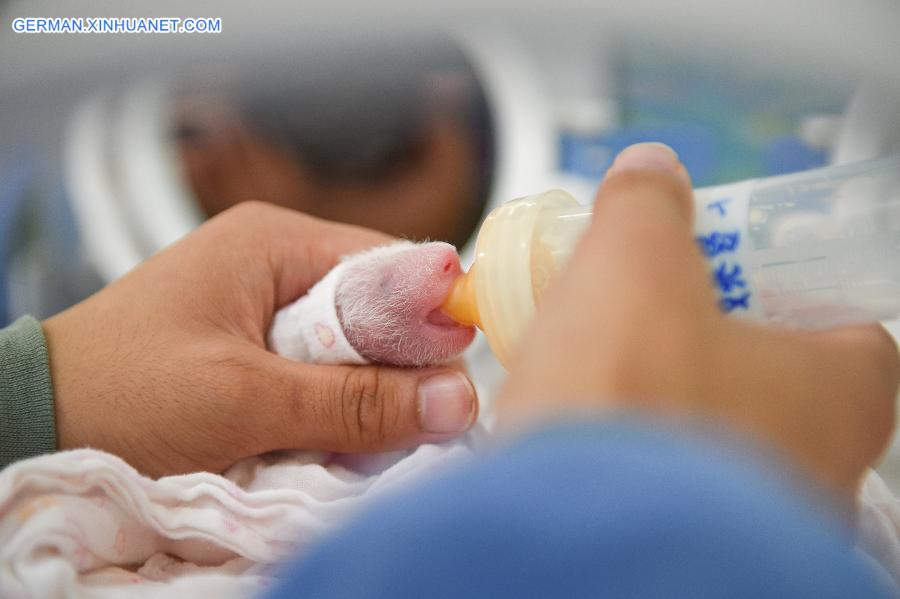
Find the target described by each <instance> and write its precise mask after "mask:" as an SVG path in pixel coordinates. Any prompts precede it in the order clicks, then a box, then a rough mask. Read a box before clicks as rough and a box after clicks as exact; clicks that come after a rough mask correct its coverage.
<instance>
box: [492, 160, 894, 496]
mask: <svg viewBox="0 0 900 599" xmlns="http://www.w3.org/2000/svg"><path fill="white" fill-rule="evenodd" d="M693 210H694V208H693V199H692V194H691V186H690V179H689V177H688V175H687V173H686V171H685V169H684V167H683V166H682V165H681V164H680V162H679V161H678V159H677V156H676V155H675V153H674V152H672V151H671V150H670V149H668V148H666V147H664V146H660V145H659V144H640V145H638V146H633V147H631V148H628V149H626V150H625V151H624V152H623V153H622V154H620V156H619V157H618V158H617V160H616V162H615V164H614V165H613V167H612V168H611V169H610V172H609V173H608V174H607V176H606V178H605V180H604V181H603V183H602V185H601V187H600V190H599V191H598V195H597V202H596V206H595V210H594V218H593V221H592V223H591V225H590V227H589V229H588V231H587V232H586V233H585V235H584V236H583V237H582V238H581V240H580V241H579V243H578V246H577V247H576V249H575V252H574V254H573V255H572V257H571V260H570V261H569V263H568V265H567V266H566V267H565V268H564V270H563V271H562V272H561V273H560V276H559V277H558V279H557V280H555V281H554V282H553V284H551V286H550V287H549V288H548V289H547V291H546V293H545V294H544V296H543V299H542V302H541V305H540V307H539V308H538V312H537V318H536V320H535V322H534V323H533V325H532V327H531V328H530V329H529V331H528V332H527V333H526V334H525V339H527V342H525V343H522V344H521V345H520V346H519V348H518V351H517V352H516V353H515V354H514V355H513V357H512V360H511V362H510V378H509V380H508V383H507V385H506V387H505V388H504V390H503V392H502V393H501V397H500V399H499V407H500V421H501V423H502V424H504V425H505V426H507V427H508V428H517V427H522V426H526V425H527V423H529V422H531V421H534V420H539V419H541V420H542V419H547V418H552V417H556V416H565V415H567V414H573V413H580V412H583V411H598V410H599V411H604V410H609V411H611V410H621V409H642V410H648V411H650V412H653V413H656V414H660V415H663V416H664V417H666V418H669V419H672V420H673V421H680V420H683V419H697V418H699V419H704V420H709V421H712V422H713V423H716V424H723V425H725V426H726V427H730V429H731V430H733V431H735V432H736V433H737V434H738V435H749V436H750V437H752V438H755V439H756V440H758V441H760V442H761V443H763V444H764V445H767V446H768V447H770V448H773V449H774V450H776V451H778V452H780V453H781V454H782V455H784V456H785V457H786V458H787V459H788V461H789V462H790V463H793V464H794V465H796V466H799V467H800V468H802V469H804V470H805V471H806V472H807V473H809V474H810V475H811V476H812V477H814V478H815V479H818V480H819V481H820V482H822V483H824V484H825V485H826V486H828V487H830V488H832V489H834V490H836V491H838V492H840V493H842V494H844V495H848V494H852V493H853V492H854V491H855V488H856V485H857V483H858V481H859V479H860V477H861V476H862V474H863V473H864V471H865V469H866V468H867V467H868V466H870V465H872V464H873V463H874V461H875V460H876V459H877V458H878V456H879V455H880V454H881V453H882V452H883V451H884V449H885V448H886V446H887V443H888V440H889V437H890V435H891V432H892V430H893V427H894V413H895V396H896V392H897V385H898V378H900V360H898V355H897V347H896V345H895V343H894V342H893V340H892V339H891V338H890V336H889V335H888V334H887V332H886V331H885V330H884V329H883V328H881V327H880V326H874V325H869V326H862V327H853V328H845V329H839V330H834V331H829V332H801V331H791V330H786V329H781V328H774V327H767V326H762V325H757V324H753V323H748V322H746V321H742V320H739V319H734V318H729V317H727V316H726V315H724V314H723V313H722V312H720V310H719V309H718V308H717V306H716V301H715V296H714V291H713V288H712V286H711V285H710V282H709V274H708V270H707V265H706V263H705V262H704V260H703V258H702V256H701V252H700V250H699V248H698V246H697V244H696V241H695V237H694V231H693V226H692V225H693V222H694V215H693Z"/></svg>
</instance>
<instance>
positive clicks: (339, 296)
mask: <svg viewBox="0 0 900 599" xmlns="http://www.w3.org/2000/svg"><path fill="white" fill-rule="evenodd" d="M459 274H460V265H459V256H458V255H457V254H456V250H455V249H454V248H453V246H452V245H450V244H447V243H438V242H432V243H412V242H409V241H398V242H395V243H391V244H388V245H384V246H379V247H375V248H372V249H370V250H367V251H364V252H361V253H359V254H353V255H351V256H347V257H345V258H344V259H343V260H342V261H341V262H340V263H339V264H338V265H337V266H335V267H334V268H333V269H332V270H331V271H330V272H329V273H328V274H327V275H326V276H325V278H323V279H322V280H321V281H319V283H317V284H316V285H315V286H314V287H313V288H312V289H310V290H309V292H308V293H307V294H306V295H305V296H303V297H301V298H300V299H298V300H297V301H296V302H294V303H293V304H291V305H289V306H287V307H285V308H283V309H281V310H279V311H278V313H277V314H276V315H275V319H274V320H273V323H272V328H271V330H270V333H269V348H270V349H271V350H272V351H274V352H275V353H277V354H280V355H282V356H285V357H287V358H291V359H294V360H299V361H302V362H314V363H319V364H365V363H369V362H377V363H382V364H394V365H397V366H424V365H427V364H436V363H440V362H443V361H446V360H448V359H449V358H452V357H454V356H456V355H457V354H459V353H460V352H462V350H464V349H465V348H466V347H467V346H468V345H469V343H471V341H472V339H473V338H474V336H475V329H474V328H472V327H466V326H462V325H459V324H457V323H456V322H454V321H453V320H451V319H450V318H449V317H448V316H447V315H445V314H444V313H443V312H442V311H441V310H440V305H441V304H442V303H443V302H444V299H445V298H446V297H447V294H448V293H449V291H450V287H451V285H452V284H453V281H454V280H455V279H456V277H457V276H458V275H459Z"/></svg>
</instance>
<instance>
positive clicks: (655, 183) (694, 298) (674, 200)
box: [573, 143, 715, 314]
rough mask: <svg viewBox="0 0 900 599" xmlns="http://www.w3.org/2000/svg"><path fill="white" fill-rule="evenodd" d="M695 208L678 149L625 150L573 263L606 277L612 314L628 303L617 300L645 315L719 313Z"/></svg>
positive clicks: (640, 146) (603, 189)
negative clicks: (700, 248)
mask: <svg viewBox="0 0 900 599" xmlns="http://www.w3.org/2000/svg"><path fill="white" fill-rule="evenodd" d="M693 205H694V201H693V193H692V191H691V180H690V177H689V175H688V173H687V171H686V170H685V168H684V166H683V165H682V164H681V162H680V161H679V159H678V155H677V154H676V153H675V152H674V151H673V150H672V149H671V148H669V147H668V146H666V145H663V144H660V143H642V144H636V145H633V146H630V147H628V148H626V149H625V150H623V151H622V152H621V153H620V154H619V155H618V157H617V158H616V160H615V162H614V163H613V165H612V167H611V168H610V169H609V171H608V172H607V175H606V177H605V178H604V180H603V183H602V184H601V185H600V188H599V190H598V192H597V198H596V202H595V205H594V217H593V222H592V224H591V227H590V229H589V231H588V232H587V233H586V235H585V237H584V239H583V242H582V244H581V247H580V248H579V250H580V251H579V252H576V255H575V256H574V257H573V258H574V259H573V268H574V269H579V266H581V267H584V268H583V269H581V270H583V272H590V273H592V274H593V276H594V277H595V278H597V277H599V280H602V281H603V285H604V290H603V295H604V297H605V298H606V299H607V302H606V303H605V305H607V306H608V307H609V308H610V310H613V311H616V310H618V309H619V308H620V307H623V306H619V305H616V304H615V303H610V302H609V301H608V300H609V299H610V297H618V298H621V299H622V301H623V303H625V304H627V305H631V306H632V307H633V309H635V310H641V311H645V312H644V313H645V314H648V313H653V314H668V313H671V312H681V311H682V309H683V308H685V307H686V306H685V304H689V305H692V306H693V307H695V308H698V309H702V310H710V311H713V310H714V306H715V300H714V297H713V291H712V287H711V285H710V283H709V275H708V273H707V269H706V266H705V264H704V263H703V260H702V257H701V255H700V252H699V251H698V249H697V246H696V243H695V241H694V233H693V221H694V207H693ZM598 260H599V261H600V263H598ZM576 261H578V262H580V263H581V264H580V265H579V264H578V263H577V262H576ZM598 267H599V269H598ZM629 312H630V311H629ZM627 313H628V312H624V313H623V314H627Z"/></svg>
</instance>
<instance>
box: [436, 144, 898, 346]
mask: <svg viewBox="0 0 900 599" xmlns="http://www.w3.org/2000/svg"><path fill="white" fill-rule="evenodd" d="M694 199H695V206H696V215H695V223H694V231H695V235H696V242H697V246H698V248H699V250H700V251H701V253H702V254H703V255H704V256H705V258H706V260H707V262H708V264H709V273H710V281H711V284H712V285H713V286H714V287H715V290H716V297H717V301H718V305H719V308H720V309H721V310H722V311H723V312H726V313H730V314H734V315H737V316H741V317H745V318H750V319H754V320H758V321H768V322H774V323H780V324H783V325H788V326H795V327H799V328H806V329H825V328H830V327H836V326H840V325H849V324H856V323H862V322H874V321H878V320H885V319H889V318H892V317H895V316H898V315H900V156H897V157H892V158H887V159H882V160H876V161H870V162H861V163H857V164H850V165H845V166H835V167H827V168H821V169H816V170H811V171H806V172H802V173H796V174H791V175H783V176H778V177H770V178H765V179H751V180H748V181H742V182H739V183H733V184H729V185H721V186H717V187H708V188H703V189H697V190H695V191H694ZM590 219H591V207H589V206H582V205H580V204H579V203H578V202H577V201H576V200H575V198H573V197H572V196H571V195H569V194H568V193H566V192H565V191H562V190H551V191H547V192H544V193H540V194H537V195H533V196H528V197H525V198H520V199H517V200H513V201H511V202H509V203H507V204H504V205H502V206H500V207H498V208H496V209H495V210H494V211H493V212H491V213H490V214H489V215H488V217H487V219H486V220H485V222H484V224H483V225H482V227H481V230H480V231H479V233H478V240H477V242H476V250H475V262H474V264H473V265H472V268H471V269H470V270H469V272H468V273H466V274H463V275H461V276H460V278H459V279H458V280H457V281H456V283H455V285H454V287H453V289H452V291H451V293H450V295H449V296H448V298H447V300H446V302H445V303H444V305H443V309H444V311H445V312H446V313H447V314H448V315H449V316H450V317H451V318H453V319H454V320H456V321H458V322H460V323H463V324H470V325H476V326H478V327H479V328H480V329H481V330H482V331H484V333H485V335H486V337H487V339H488V342H489V343H490V346H491V349H492V350H493V352H494V354H495V355H496V356H497V358H498V359H499V360H500V362H501V363H504V364H506V363H507V361H508V359H509V357H510V355H511V352H512V351H513V349H514V348H515V346H516V343H517V342H518V340H519V337H520V335H521V334H522V331H523V330H524V329H525V327H526V326H527V325H528V323H529V322H530V320H531V318H532V317H533V315H534V312H535V307H536V306H537V305H538V304H539V303H540V300H541V295H542V293H543V291H544V289H545V288H546V287H547V285H548V283H549V282H550V280H551V279H552V278H553V276H554V274H555V273H556V272H557V271H558V270H559V269H560V268H561V267H562V265H563V264H565V262H566V260H567V259H568V258H569V256H570V255H571V253H572V251H573V249H574V248H575V244H576V242H577V241H578V238H579V237H580V236H581V234H582V233H583V232H584V230H585V229H586V228H587V227H588V224H589V222H590Z"/></svg>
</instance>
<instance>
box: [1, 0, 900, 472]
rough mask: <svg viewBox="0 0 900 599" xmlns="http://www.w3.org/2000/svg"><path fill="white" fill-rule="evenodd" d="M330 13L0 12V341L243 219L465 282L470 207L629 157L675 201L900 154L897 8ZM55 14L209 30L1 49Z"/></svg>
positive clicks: (268, 6)
mask: <svg viewBox="0 0 900 599" xmlns="http://www.w3.org/2000/svg"><path fill="white" fill-rule="evenodd" d="M335 4H336V3H333V2H332V3H326V2H290V3H289V2H267V3H256V4H251V3H248V2H242V3H236V2H235V3H227V2H165V1H164V2H154V3H146V2H137V1H134V0H132V1H121V2H117V3H114V4H110V3H100V2H77V1H76V2H65V3H62V2H47V1H43V0H31V1H28V2H24V1H22V2H2V1H0V23H2V27H0V57H2V60H0V326H4V325H5V324H7V323H8V322H10V321H11V320H13V319H15V318H16V317H18V316H20V315H22V314H25V313H31V314H34V315H35V316H37V317H39V318H40V317H46V316H49V315H51V314H53V313H55V312H57V311H59V310H61V309H63V308H65V307H66V306H68V305H71V304H72V303H75V302H77V301H79V300H80V299H82V298H84V297H86V296H87V295H89V294H90V293H92V292H94V291H96V290H97V289H99V288H100V287H102V286H103V285H104V284H106V283H108V282H109V281H111V280H113V279H115V278H117V277H119V276H121V275H122V274H124V273H125V272H127V271H128V270H129V269H131V268H132V267H133V266H135V265H136V264H137V263H139V262H140V261H141V260H142V259H144V258H146V257H147V256H149V255H151V254H152V253H154V252H156V251H158V250H159V249H161V248H163V247H165V246H166V245H168V244H169V243H171V242H172V241H174V240H176V239H178V238H179V237H181V236H183V235H184V234H186V233H187V232H188V231H190V230H191V229H192V228H194V227H196V226H197V225H198V224H200V223H201V222H202V221H203V220H204V219H206V218H209V217H210V216H214V215H215V214H217V213H218V212H221V211H222V210H224V209H226V208H227V207H229V206H231V205H234V204H236V203H238V202H242V201H246V200H262V201H266V202H272V203H275V204H279V205H283V206H288V207H291V208H293V209H296V210H300V211H303V212H307V213H310V214H314V215H317V216H321V217H324V218H328V219H332V220H340V221H345V222H351V223H356V224H360V225H365V226H369V227H373V228H377V229H381V230H384V231H387V232H389V233H392V234H394V235H399V236H404V237H408V238H412V239H426V238H428V239H443V240H447V241H450V242H451V243H454V244H456V245H457V246H458V247H460V248H461V250H462V252H463V259H464V262H465V261H467V260H468V259H470V257H471V243H469V242H470V240H471V238H472V237H473V233H474V232H476V231H477V227H478V224H479V221H480V219H481V217H482V216H483V215H484V214H485V213H486V211H487V210H488V209H489V208H490V207H492V206H494V205H496V204H497V203H499V202H502V201H506V200H509V199H512V198H514V197H518V196H522V195H527V194H532V193H536V192H539V191H542V190H544V189H547V188H550V187H563V188H565V189H568V190H569V191H570V192H572V193H573V194H574V195H576V197H578V198H579V199H580V200H582V201H583V202H589V201H590V200H591V195H592V191H593V188H594V187H595V186H596V184H597V182H598V181H599V180H600V178H601V177H602V176H603V173H604V172H605V170H606V168H607V167H608V166H609V165H610V162H611V159H612V158H613V156H614V155H615V154H616V153H617V152H618V151H619V150H620V149H622V148H624V147H625V146H627V145H629V144H631V143H635V142H639V141H649V140H654V141H662V142H665V143H667V144H669V145H671V146H672V147H673V148H675V149H676V150H677V151H678V153H679V155H680V156H681V158H682V160H683V162H684V163H685V165H686V166H687V167H688V169H689V171H690V172H691V174H692V176H693V179H694V182H695V184H696V186H705V185H711V184H716V183H724V182H728V181H734V180H739V179H744V178H750V177H759V176H767V175H773V174H781V173H787V172H794V171H798V170H803V169H808V168H812V167H816V166H821V165H826V164H831V163H840V162H853V161H856V160H863V159H868V158H875V157H879V156H885V155H889V154H891V153H898V152H900V59H898V57H900V36H898V35H897V31H898V27H900V3H898V2H896V0H854V1H852V2H851V1H849V0H844V1H836V0H794V1H792V2H783V1H774V0H755V1H753V2H728V1H725V0H718V1H710V0H682V1H679V2H675V1H664V0H633V1H631V2H627V3H624V2H613V1H612V0H610V1H602V0H596V1H594V2H575V1H555V2H543V3H542V2H532V3H528V2H506V1H494V2H489V3H484V2H470V1H467V0H459V1H457V2H454V3H453V5H452V6H444V7H441V6H430V7H426V6H422V5H421V4H422V3H421V2H418V3H417V2H404V1H394V2H369V3H365V4H364V3H353V4H343V5H335ZM65 16H81V17H106V16H108V17H139V16H145V17H181V18H187V17H195V18H196V17H210V18H220V19H221V32H220V33H192V34H187V33H169V34H160V33H157V34H147V33H120V34H73V33H57V34H25V33H15V32H14V31H13V29H12V27H11V23H12V21H13V19H15V18H18V17H65ZM892 330H894V331H896V330H898V329H897V328H896V327H895V328H894V329H892ZM887 474H888V476H889V477H890V476H891V473H887Z"/></svg>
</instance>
